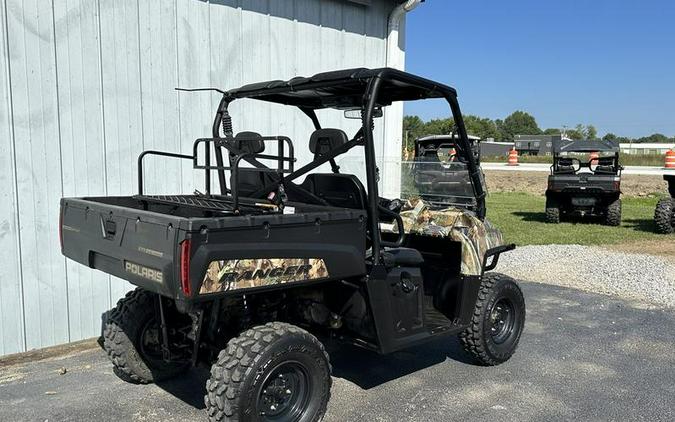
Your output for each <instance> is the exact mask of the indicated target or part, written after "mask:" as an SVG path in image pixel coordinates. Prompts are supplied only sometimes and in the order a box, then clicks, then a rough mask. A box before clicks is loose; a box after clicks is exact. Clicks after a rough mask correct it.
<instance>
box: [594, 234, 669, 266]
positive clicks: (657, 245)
mask: <svg viewBox="0 0 675 422" xmlns="http://www.w3.org/2000/svg"><path fill="white" fill-rule="evenodd" d="M604 247H605V248H606V249H610V250H614V251H620V252H628V253H642V254H649V255H659V256H663V257H666V258H668V259H669V260H670V261H672V262H673V264H675V237H673V236H672V235H671V236H665V237H664V239H663V240H638V241H635V242H629V243H620V244H616V245H606V246H604Z"/></svg>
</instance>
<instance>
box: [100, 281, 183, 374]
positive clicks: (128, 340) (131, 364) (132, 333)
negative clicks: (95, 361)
mask: <svg viewBox="0 0 675 422" xmlns="http://www.w3.org/2000/svg"><path fill="white" fill-rule="evenodd" d="M158 298H159V296H158V295H157V294H154V293H150V292H148V291H146V290H142V289H136V290H133V291H131V292H129V293H127V295H126V296H125V297H124V298H122V299H120V300H119V302H117V307H116V308H115V309H113V310H112V311H111V312H110V314H109V315H108V320H107V321H106V324H105V328H104V331H103V348H104V349H105V351H106V352H107V354H108V358H109V359H110V361H111V362H112V363H113V365H114V372H115V374H116V375H117V376H119V377H120V378H122V379H123V380H125V381H129V382H134V383H142V384H146V383H150V382H155V381H161V380H165V379H169V378H172V377H175V376H176V375H178V374H180V373H182V372H184V371H185V370H187V369H188V368H189V367H190V361H189V359H187V358H183V359H180V358H176V357H175V356H174V359H173V360H171V361H169V362H167V361H165V360H164V356H163V351H162V343H163V340H162V330H161V329H160V321H159V318H157V317H156V314H157V312H156V309H157V306H158V302H157V300H158ZM166 308H167V309H166V311H167V314H168V313H171V314H172V317H174V318H172V323H177V322H178V320H180V319H182V318H187V317H185V316H184V315H180V314H178V312H176V311H175V310H174V311H173V312H171V310H170V309H169V308H170V307H169V306H166ZM183 322H185V323H187V321H183ZM172 325H173V324H172ZM172 343H175V342H174V341H172Z"/></svg>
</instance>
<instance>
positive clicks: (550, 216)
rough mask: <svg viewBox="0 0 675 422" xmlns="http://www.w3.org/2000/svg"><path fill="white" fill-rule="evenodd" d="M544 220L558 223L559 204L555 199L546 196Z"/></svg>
mask: <svg viewBox="0 0 675 422" xmlns="http://www.w3.org/2000/svg"><path fill="white" fill-rule="evenodd" d="M546 222H547V223H553V224H558V223H560V206H559V205H558V201H556V200H555V199H551V198H546Z"/></svg>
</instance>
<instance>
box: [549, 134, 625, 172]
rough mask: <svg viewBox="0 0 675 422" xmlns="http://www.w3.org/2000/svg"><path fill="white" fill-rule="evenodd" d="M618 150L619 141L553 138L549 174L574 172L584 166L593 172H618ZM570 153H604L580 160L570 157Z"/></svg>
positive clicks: (619, 169) (620, 168) (619, 166)
mask: <svg viewBox="0 0 675 422" xmlns="http://www.w3.org/2000/svg"><path fill="white" fill-rule="evenodd" d="M619 150H620V149H619V143H618V142H614V141H605V140H593V141H574V140H569V139H561V140H554V141H553V145H552V146H551V151H552V153H553V165H551V174H553V175H556V174H574V173H576V172H578V171H579V170H581V168H584V167H585V168H588V169H589V170H590V171H591V172H593V173H595V174H619V173H620V172H621V170H622V169H623V167H622V166H621V165H620V164H619ZM570 153H572V154H573V153H604V156H600V157H598V158H595V159H590V160H589V161H588V162H582V161H581V160H579V159H577V158H573V157H570V156H569V154H570ZM575 163H576V168H575Z"/></svg>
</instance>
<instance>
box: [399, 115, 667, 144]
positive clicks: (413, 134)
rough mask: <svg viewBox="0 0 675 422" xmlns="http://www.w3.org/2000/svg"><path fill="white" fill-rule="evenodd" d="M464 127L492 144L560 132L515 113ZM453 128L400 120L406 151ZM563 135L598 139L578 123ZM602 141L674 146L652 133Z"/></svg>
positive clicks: (473, 120) (443, 122)
mask: <svg viewBox="0 0 675 422" xmlns="http://www.w3.org/2000/svg"><path fill="white" fill-rule="evenodd" d="M464 125H465V126H466V131H467V132H468V133H469V134H470V135H475V136H478V137H480V138H481V139H487V138H493V139H494V140H495V141H513V139H514V138H515V135H559V134H561V129H558V128H548V129H541V128H540V127H539V125H538V124H537V120H536V119H535V118H534V116H532V115H531V114H529V113H527V112H525V111H520V110H519V111H515V112H513V113H511V114H510V115H509V116H508V117H506V118H505V119H504V120H502V119H496V120H492V119H489V118H483V117H479V116H474V115H470V114H469V115H466V116H464ZM454 126H455V122H454V120H453V119H452V118H451V117H450V118H447V119H431V120H429V121H426V122H425V121H423V120H422V119H421V118H420V117H419V116H405V117H403V139H404V141H405V140H407V142H408V148H409V149H410V148H412V142H413V141H414V140H415V139H417V138H420V137H422V136H426V135H444V134H449V133H450V132H453V128H454ZM564 130H565V135H566V136H567V137H568V138H570V139H574V140H584V139H598V131H597V129H596V128H595V126H593V125H590V124H589V125H583V124H578V125H576V126H575V127H573V128H566V129H564ZM602 139H603V140H611V141H619V142H621V143H629V142H634V143H643V142H657V143H675V137H668V136H666V135H663V134H661V133H654V134H652V135H649V136H643V137H641V138H628V137H624V136H617V135H615V134H613V133H607V134H606V135H604V136H603V137H602Z"/></svg>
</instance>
